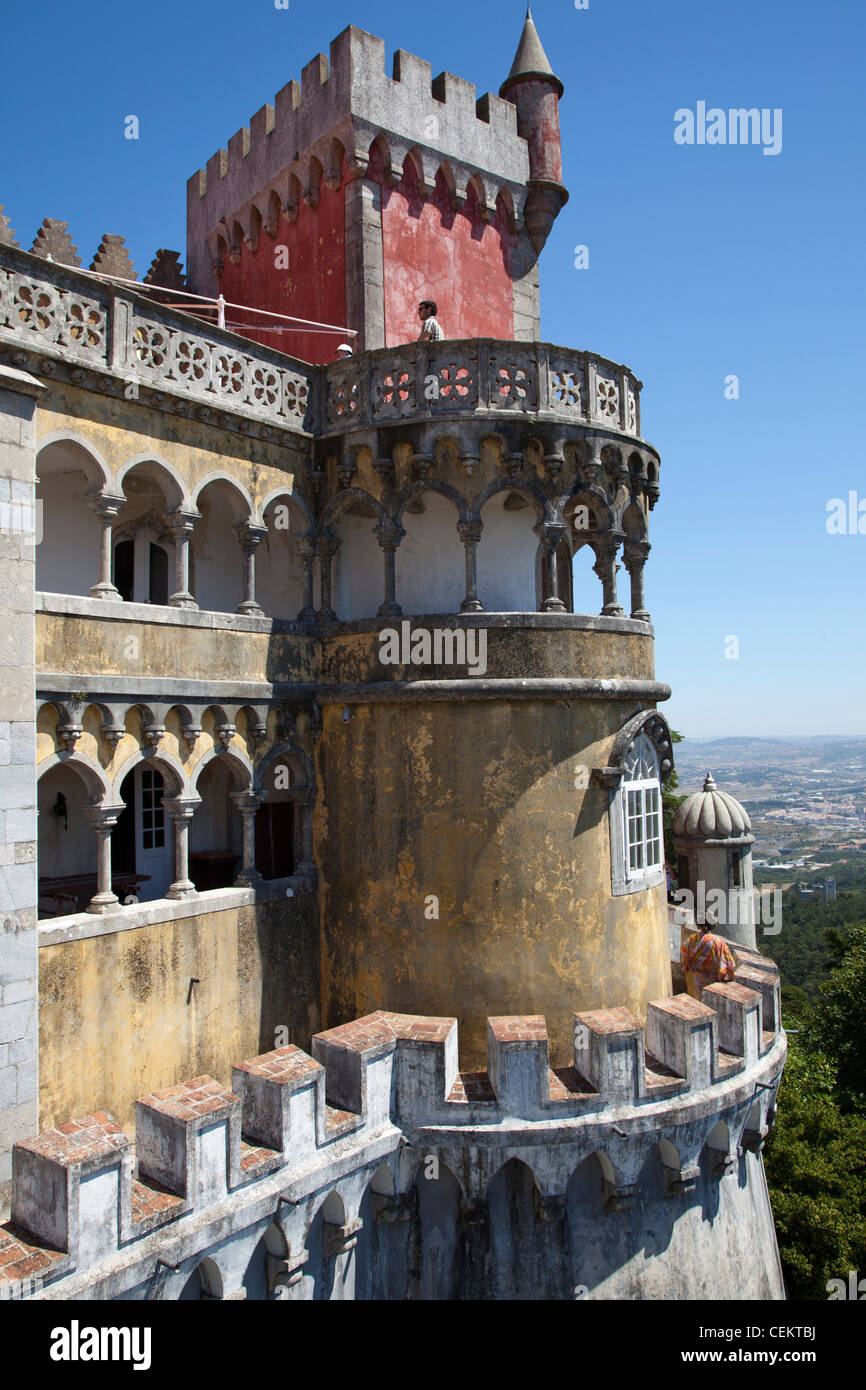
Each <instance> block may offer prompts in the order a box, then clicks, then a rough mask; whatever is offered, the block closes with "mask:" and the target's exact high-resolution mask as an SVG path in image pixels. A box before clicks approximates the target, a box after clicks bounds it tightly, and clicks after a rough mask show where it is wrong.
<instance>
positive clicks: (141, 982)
mask: <svg viewBox="0 0 866 1390" xmlns="http://www.w3.org/2000/svg"><path fill="white" fill-rule="evenodd" d="M191 979H197V980H198V981H199V983H198V984H196V985H194V986H193V989H192V992H191V995H190V980H191ZM318 998H319V986H318V923H317V921H316V911H315V896H314V895H313V894H300V895H298V896H296V897H295V898H293V899H292V900H291V901H288V900H286V899H282V900H276V901H271V902H265V903H260V904H257V905H256V906H255V907H253V906H243V907H233V908H229V909H227V910H223V911H214V910H211V911H207V909H206V907H205V904H204V903H203V904H202V911H201V913H200V915H197V916H193V917H184V918H181V919H180V920H175V921H168V922H159V923H156V924H154V925H149V926H143V927H138V928H135V929H132V930H128V931H122V932H113V933H111V934H109V935H104V936H95V937H90V938H88V939H86V940H82V941H65V942H63V943H62V944H58V945H54V946H42V947H41V949H40V952H39V1072H40V1091H39V1123H40V1127H41V1128H42V1129H48V1128H50V1127H51V1126H52V1125H56V1124H63V1123H65V1122H66V1121H67V1120H70V1119H73V1118H77V1117H79V1116H81V1115H85V1114H90V1113H91V1112H92V1111H94V1110H100V1109H102V1110H108V1111H110V1112H111V1114H112V1115H114V1117H115V1119H117V1120H118V1121H119V1122H120V1124H122V1125H125V1126H127V1127H131V1126H132V1124H133V1121H134V1105H135V1101H136V1099H137V1098H138V1097H140V1096H143V1095H146V1094H148V1093H149V1092H150V1091H153V1090H160V1089H162V1088H163V1087H166V1086H171V1085H174V1084H175V1083H176V1082H179V1081H188V1080H191V1079H192V1078H193V1077H195V1076H201V1075H203V1074H207V1075H210V1076H213V1077H216V1079H217V1080H219V1081H222V1082H223V1083H224V1084H225V1085H228V1086H230V1085H231V1069H232V1065H233V1064H234V1065H237V1063H238V1062H242V1061H244V1060H245V1059H246V1058H248V1057H257V1056H259V1055H260V1054H261V1053H263V1052H267V1051H270V1050H271V1049H272V1048H273V1047H274V1046H275V1045H276V1042H277V1041H278V1039H276V1037H275V1034H276V1029H277V1028H279V1027H285V1028H287V1029H289V1030H290V1033H291V1040H292V1041H293V1042H295V1043H297V1044H298V1045H299V1046H301V1047H305V1048H309V1045H310V1039H311V1037H312V1035H313V1033H315V1032H316V1031H317V1029H318V1026H319V1011H318Z"/></svg>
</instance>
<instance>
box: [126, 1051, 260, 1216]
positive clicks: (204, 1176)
mask: <svg viewBox="0 0 866 1390" xmlns="http://www.w3.org/2000/svg"><path fill="white" fill-rule="evenodd" d="M135 1135H136V1155H137V1160H138V1173H139V1176H140V1177H141V1178H143V1179H145V1180H146V1179H149V1178H150V1179H154V1180H155V1181H156V1182H158V1183H161V1184H162V1186H163V1187H167V1188H168V1190H169V1191H170V1192H175V1193H177V1194H178V1196H181V1197H184V1198H185V1199H186V1200H187V1202H188V1203H189V1204H190V1206H196V1207H199V1206H204V1205H206V1204H207V1203H208V1202H214V1201H219V1200H220V1199H221V1198H222V1197H224V1196H225V1194H226V1192H227V1191H228V1188H229V1185H230V1183H231V1176H232V1175H233V1174H237V1173H239V1172H240V1141H241V1102H240V1099H239V1097H238V1096H236V1095H235V1094H234V1093H233V1092H232V1091H227V1090H226V1089H225V1087H223V1086H221V1085H220V1083H219V1082H218V1081H214V1079H213V1077H211V1076H197V1077H195V1078H194V1079H193V1080H192V1081H187V1082H183V1083H181V1084H180V1085H178V1086H170V1087H168V1088H167V1089H166V1090H164V1091H155V1092H154V1093H153V1094H152V1095H149V1096H144V1097H143V1098H142V1099H141V1100H137V1101H136V1102H135Z"/></svg>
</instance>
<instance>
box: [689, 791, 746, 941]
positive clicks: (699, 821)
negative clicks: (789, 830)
mask: <svg viewBox="0 0 866 1390" xmlns="http://www.w3.org/2000/svg"><path fill="white" fill-rule="evenodd" d="M674 843H675V844H676V848H677V855H678V860H677V869H678V880H679V886H680V889H688V891H689V892H690V893H691V894H692V895H693V899H694V908H695V920H696V921H697V922H698V923H699V924H700V923H702V922H703V921H704V919H705V913H706V912H708V911H710V912H712V914H713V915H714V917H715V921H716V925H717V926H718V930H719V934H720V935H721V936H725V937H727V938H728V940H729V941H735V942H739V943H740V945H742V946H749V947H751V948H752V949H753V950H754V948H755V945H756V937H755V901H754V891H753V889H754V881H753V878H752V845H753V844H754V843H755V837H754V835H753V834H752V823H751V821H750V820H749V816H748V812H747V811H746V810H745V808H744V807H743V806H741V805H740V803H739V801H737V799H736V797H733V796H730V795H729V794H728V793H727V792H722V791H719V789H718V787H717V786H716V783H715V781H714V780H713V774H712V773H711V772H708V773H707V776H706V779H705V781H704V786H703V790H702V791H699V792H695V793H694V794H693V795H692V796H690V797H687V799H686V800H685V801H684V802H683V804H682V806H681V807H680V808H679V811H678V812H677V815H676V819H675V820H674Z"/></svg>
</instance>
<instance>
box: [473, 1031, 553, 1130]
mask: <svg viewBox="0 0 866 1390" xmlns="http://www.w3.org/2000/svg"><path fill="white" fill-rule="evenodd" d="M549 1067H550V1050H549V1046H548V1038H547V1024H546V1022H545V1020H544V1018H542V1017H540V1016H531V1017H529V1016H527V1017H522V1016H521V1017H499V1018H488V1020H487V1070H488V1073H489V1075H490V1080H491V1082H492V1084H493V1089H494V1091H495V1092H496V1098H497V1100H498V1101H499V1104H500V1105H502V1106H504V1108H505V1110H506V1111H507V1113H508V1114H509V1115H534V1114H537V1112H538V1111H539V1110H540V1109H541V1108H542V1104H543V1102H544V1101H546V1100H547V1099H548V1097H549V1081H548V1077H549Z"/></svg>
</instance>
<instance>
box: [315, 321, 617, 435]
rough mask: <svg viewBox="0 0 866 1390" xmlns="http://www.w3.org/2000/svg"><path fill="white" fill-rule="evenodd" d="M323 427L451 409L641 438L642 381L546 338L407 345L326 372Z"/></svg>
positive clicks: (444, 412) (447, 412)
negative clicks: (555, 420)
mask: <svg viewBox="0 0 866 1390" xmlns="http://www.w3.org/2000/svg"><path fill="white" fill-rule="evenodd" d="M327 373H328V390H327V423H326V429H327V430H328V432H332V433H336V432H339V431H341V430H344V429H346V428H347V427H349V428H351V427H352V426H357V425H370V424H378V423H380V422H381V423H385V422H387V421H391V420H403V419H411V418H421V419H427V418H430V417H431V416H433V417H435V416H437V415H442V416H453V415H454V414H466V415H478V414H485V413H490V414H496V415H500V416H502V415H505V416H507V415H509V414H512V415H513V414H517V415H522V414H532V415H535V414H541V415H554V416H557V417H559V418H560V419H562V420H563V421H564V422H568V423H570V424H589V425H598V426H603V427H605V428H607V429H612V430H619V431H622V433H624V434H628V435H631V436H633V437H636V438H639V437H640V391H641V385H642V383H641V382H640V381H638V380H637V378H636V377H635V376H634V375H633V373H632V372H631V371H629V369H628V367H621V366H618V365H617V364H616V363H614V362H609V361H608V360H607V359H606V358H604V357H597V356H596V355H595V354H593V353H587V352H570V351H569V350H568V349H567V348H559V347H553V346H551V345H550V344H548V343H510V342H502V341H499V340H496V339H488V338H480V339H469V340H460V341H455V342H453V343H430V344H427V343H408V344H406V345H405V346H404V347H395V348H390V349H382V350H379V351H377V352H371V353H365V354H360V355H359V356H358V357H356V358H350V359H348V360H346V361H344V362H339V363H336V364H335V365H334V366H332V367H329V368H328V369H327Z"/></svg>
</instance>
